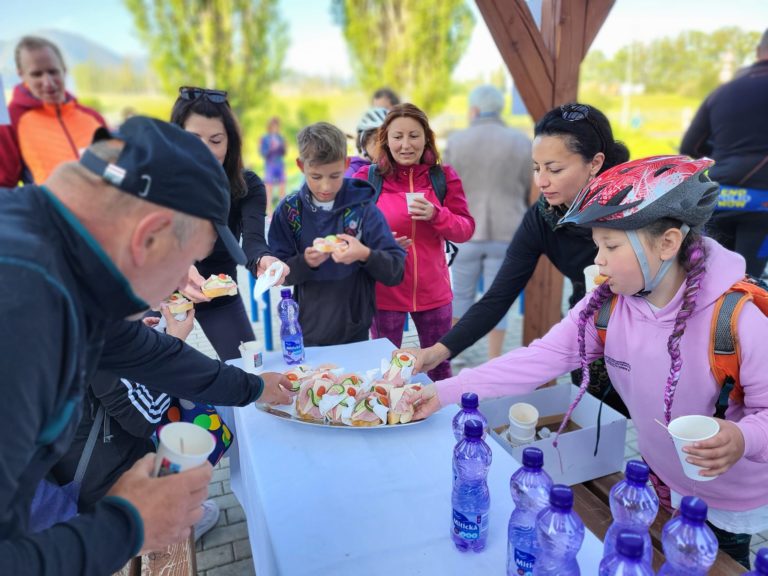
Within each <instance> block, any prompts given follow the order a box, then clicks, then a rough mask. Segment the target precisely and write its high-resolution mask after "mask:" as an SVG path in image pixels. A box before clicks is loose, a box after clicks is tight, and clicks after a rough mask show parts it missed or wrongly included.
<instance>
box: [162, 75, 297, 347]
mask: <svg viewBox="0 0 768 576" xmlns="http://www.w3.org/2000/svg"><path fill="white" fill-rule="evenodd" d="M171 122H172V123H173V124H177V125H179V126H181V127H182V128H184V130H186V131H187V132H192V133H194V134H196V135H197V136H199V137H200V139H201V140H202V141H203V142H204V143H205V145H206V146H208V148H209V149H210V150H211V152H212V153H213V155H214V156H216V158H217V159H218V160H219V161H220V162H221V163H222V166H223V167H224V171H225V172H226V174H227V177H228V178H229V185H230V190H231V194H232V206H231V208H230V211H229V227H230V229H231V230H232V232H233V233H234V235H235V237H236V238H240V237H241V236H242V239H243V250H245V253H246V255H247V256H248V263H247V265H246V267H247V268H248V270H250V271H251V273H253V275H254V276H259V275H261V274H263V273H264V271H265V270H266V269H267V268H268V267H269V266H270V264H272V263H273V262H275V261H277V258H275V257H274V256H272V255H271V254H270V253H269V247H268V246H267V242H266V239H265V237H264V221H265V218H266V206H267V196H266V191H265V188H264V183H263V182H262V181H261V178H259V177H258V176H257V175H256V174H255V173H254V172H253V171H251V170H245V169H243V158H242V137H241V135H240V129H239V127H238V124H237V119H236V118H235V115H234V114H233V112H232V109H231V108H230V106H229V103H228V102H227V93H226V92H224V91H223V90H209V89H204V88H192V87H186V86H184V87H181V88H179V97H178V98H177V100H176V103H175V104H174V105H173V110H172V112H171ZM236 267H237V266H236V264H235V261H234V260H232V258H231V257H230V256H229V253H228V252H227V250H226V249H225V248H224V246H223V244H221V241H220V240H218V241H217V242H216V246H215V247H214V249H213V252H212V253H211V254H210V256H208V257H207V258H206V259H205V260H202V261H201V262H198V264H197V270H195V269H194V267H193V269H192V270H190V280H191V282H190V285H188V286H187V289H185V290H183V292H184V294H185V295H186V296H187V297H188V298H190V299H192V300H193V301H195V302H197V304H196V305H195V317H196V318H197V321H198V322H199V323H200V326H201V327H202V329H203V332H205V335H206V336H207V337H208V340H209V341H210V342H211V344H212V345H213V348H214V349H215V350H216V354H218V355H219V359H221V360H222V361H225V360H231V359H232V358H238V357H239V356H240V352H239V351H238V346H239V344H240V342H246V341H249V340H253V339H254V338H255V336H254V333H253V327H252V326H251V323H250V320H249V318H248V315H247V313H246V311H245V306H244V304H243V299H242V297H241V296H240V295H239V294H238V295H235V296H221V297H219V298H214V299H213V300H209V299H208V298H206V297H205V296H203V294H202V292H200V290H199V289H196V288H195V287H194V284H198V287H197V288H199V285H201V284H202V282H203V281H204V280H205V279H206V278H208V277H209V276H210V275H211V274H228V275H229V276H231V277H232V278H233V279H237V271H236ZM288 272H289V269H288V267H287V266H286V267H285V268H284V271H283V278H285V276H286V275H287V274H288ZM283 278H281V279H280V282H282V279H283Z"/></svg>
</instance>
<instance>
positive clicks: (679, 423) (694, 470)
mask: <svg viewBox="0 0 768 576" xmlns="http://www.w3.org/2000/svg"><path fill="white" fill-rule="evenodd" d="M667 431H668V432H669V435H670V436H672V440H674V442H675V448H676V449H677V455H678V457H679V458H680V463H681V464H682V465H683V472H685V475H686V476H688V478H691V479H693V480H698V481H699V482H708V481H709V480H714V479H715V478H717V476H699V471H700V470H703V468H702V467H701V466H696V465H694V464H691V463H690V462H686V461H685V459H686V458H687V457H688V456H689V454H686V453H685V452H683V446H690V445H691V444H693V443H694V442H698V441H700V440H707V439H708V438H712V436H714V435H715V434H717V433H718V432H719V431H720V424H718V423H717V420H715V419H714V418H710V417H709V416H699V415H691V416H680V417H679V418H675V419H674V420H672V422H670V423H669V427H668V428H667Z"/></svg>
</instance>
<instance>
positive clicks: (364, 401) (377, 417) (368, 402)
mask: <svg viewBox="0 0 768 576" xmlns="http://www.w3.org/2000/svg"><path fill="white" fill-rule="evenodd" d="M386 410H387V408H386V406H383V405H382V404H381V403H380V402H379V397H378V395H377V394H376V392H374V391H373V390H371V391H368V392H361V393H360V394H358V396H357V403H356V404H355V408H354V409H353V410H352V426H381V425H382V424H384V423H386V421H387V416H386Z"/></svg>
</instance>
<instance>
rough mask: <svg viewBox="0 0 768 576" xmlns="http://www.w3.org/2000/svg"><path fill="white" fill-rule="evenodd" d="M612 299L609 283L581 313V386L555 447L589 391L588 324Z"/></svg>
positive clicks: (605, 284)
mask: <svg viewBox="0 0 768 576" xmlns="http://www.w3.org/2000/svg"><path fill="white" fill-rule="evenodd" d="M611 297H613V292H611V288H610V286H608V283H604V284H601V285H600V286H598V287H597V288H596V289H595V291H594V292H593V293H592V297H591V298H590V300H589V302H588V303H587V305H586V306H584V308H583V309H582V310H581V312H579V322H578V343H579V356H580V358H581V384H579V391H578V393H577V394H576V398H575V399H574V400H573V402H571V405H570V406H569V407H568V411H567V412H566V413H565V416H564V417H563V421H562V423H561V424H560V428H558V429H557V434H556V435H555V441H554V442H553V443H552V444H553V445H554V446H555V447H557V439H558V438H559V437H560V434H561V433H562V432H563V430H564V429H565V426H566V425H567V424H568V420H570V419H571V414H573V411H574V410H575V409H576V405H577V404H578V403H579V402H580V401H581V398H582V397H583V396H584V393H585V392H586V391H587V386H589V361H587V344H586V331H587V322H591V321H593V319H594V316H595V312H597V311H598V310H600V307H601V306H602V305H603V302H605V301H606V300H608V298H611Z"/></svg>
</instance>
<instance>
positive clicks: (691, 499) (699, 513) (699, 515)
mask: <svg viewBox="0 0 768 576" xmlns="http://www.w3.org/2000/svg"><path fill="white" fill-rule="evenodd" d="M680 514H681V515H682V516H683V518H685V519H686V520H689V521H691V522H697V523H702V522H704V521H705V520H706V519H707V503H706V502H704V500H702V499H701V498H697V497H696V496H685V497H684V498H683V501H682V502H681V503H680Z"/></svg>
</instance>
